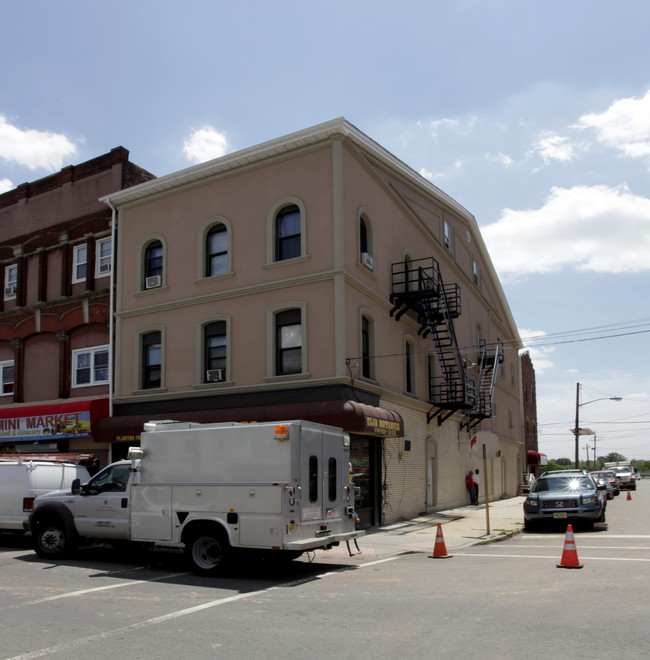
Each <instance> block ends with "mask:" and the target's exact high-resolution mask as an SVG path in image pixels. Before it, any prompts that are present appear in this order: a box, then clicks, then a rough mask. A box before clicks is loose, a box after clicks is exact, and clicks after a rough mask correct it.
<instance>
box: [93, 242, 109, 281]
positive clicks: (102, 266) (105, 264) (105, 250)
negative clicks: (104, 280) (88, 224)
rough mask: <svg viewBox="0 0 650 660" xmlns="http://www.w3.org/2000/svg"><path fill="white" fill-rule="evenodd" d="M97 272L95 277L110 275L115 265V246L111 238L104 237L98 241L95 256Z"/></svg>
mask: <svg viewBox="0 0 650 660" xmlns="http://www.w3.org/2000/svg"><path fill="white" fill-rule="evenodd" d="M95 263H96V265H97V272H96V273H95V277H105V276H107V275H110V273H111V268H112V265H113V247H112V242H111V239H110V238H103V239H102V240H100V241H97V256H96V258H95Z"/></svg>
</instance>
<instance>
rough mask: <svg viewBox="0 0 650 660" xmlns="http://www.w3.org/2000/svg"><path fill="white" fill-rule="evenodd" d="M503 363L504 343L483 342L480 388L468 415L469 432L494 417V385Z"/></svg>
mask: <svg viewBox="0 0 650 660" xmlns="http://www.w3.org/2000/svg"><path fill="white" fill-rule="evenodd" d="M502 362H503V342H502V341H501V339H497V342H496V344H493V345H491V346H490V347H488V346H487V344H486V342H485V340H483V341H481V344H480V346H479V353H478V362H477V367H478V387H477V397H476V403H475V405H474V407H473V408H472V409H471V410H470V411H469V413H468V415H467V430H468V431H469V430H470V429H472V428H474V427H475V426H476V425H477V424H479V423H480V422H481V420H482V419H489V418H490V417H492V402H493V398H494V385H495V383H496V379H497V373H498V370H497V365H499V364H501V363H502Z"/></svg>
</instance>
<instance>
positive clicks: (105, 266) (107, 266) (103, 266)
mask: <svg viewBox="0 0 650 660" xmlns="http://www.w3.org/2000/svg"><path fill="white" fill-rule="evenodd" d="M99 272H100V273H110V272H111V265H110V264H100V265H99Z"/></svg>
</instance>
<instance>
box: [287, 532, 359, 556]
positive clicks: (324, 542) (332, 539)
mask: <svg viewBox="0 0 650 660" xmlns="http://www.w3.org/2000/svg"><path fill="white" fill-rule="evenodd" d="M364 534H365V532H364V531H363V530H356V531H354V532H342V533H340V534H330V535H328V536H319V537H311V538H306V539H296V540H295V541H289V542H288V543H285V547H286V549H287V550H299V551H301V552H302V551H305V550H316V549H318V548H328V547H329V546H332V545H335V544H339V543H341V542H344V543H345V542H346V541H353V540H354V539H358V538H359V537H360V536H363V535H364Z"/></svg>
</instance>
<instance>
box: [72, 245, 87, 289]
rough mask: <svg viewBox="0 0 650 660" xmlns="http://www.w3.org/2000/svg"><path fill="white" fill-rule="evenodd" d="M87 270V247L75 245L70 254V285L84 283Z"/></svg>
mask: <svg viewBox="0 0 650 660" xmlns="http://www.w3.org/2000/svg"><path fill="white" fill-rule="evenodd" d="M87 268H88V246H87V245H86V244H85V243H84V244H83V245H75V246H74V250H73V254H72V283H73V284H75V283H76V282H84V281H85V280H86V271H87Z"/></svg>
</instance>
